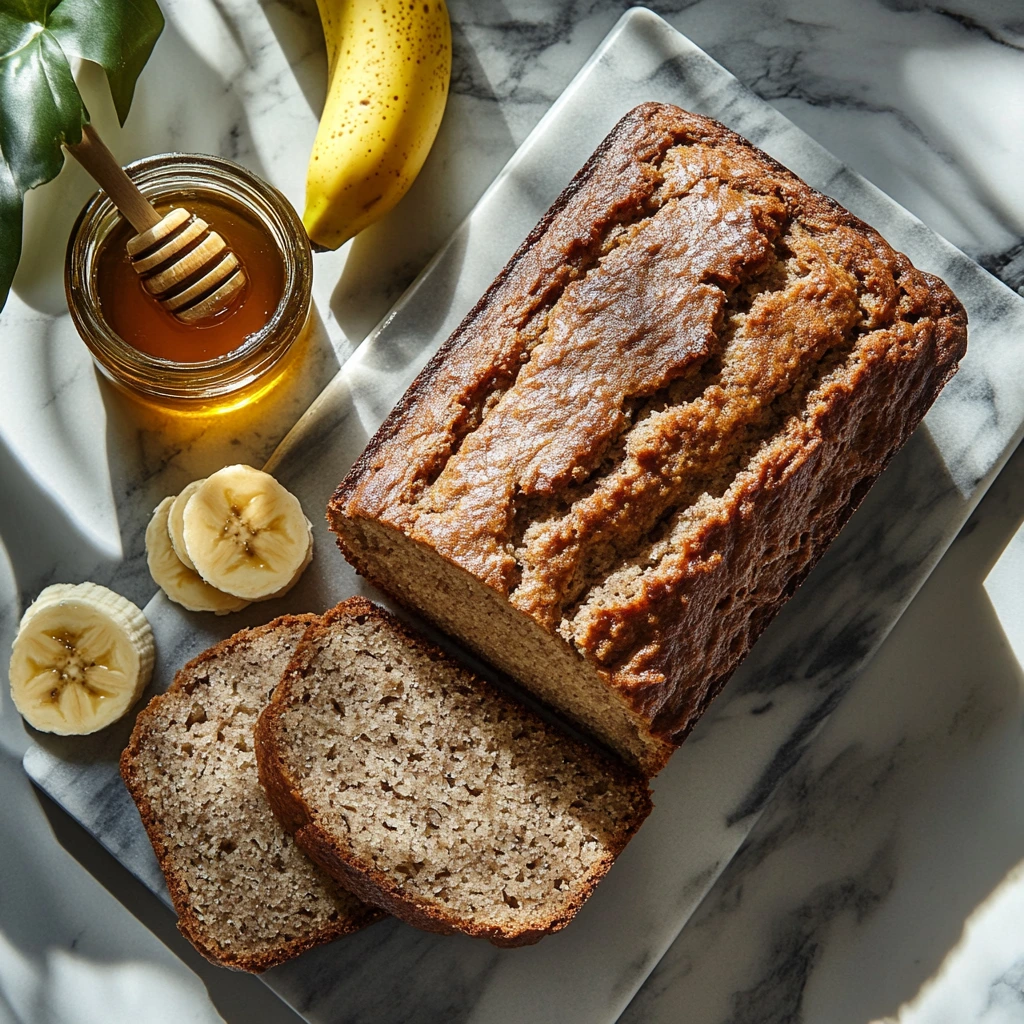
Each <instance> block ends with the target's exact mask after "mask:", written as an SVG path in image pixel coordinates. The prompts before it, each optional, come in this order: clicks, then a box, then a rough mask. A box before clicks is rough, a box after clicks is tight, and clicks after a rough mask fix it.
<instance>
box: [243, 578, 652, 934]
mask: <svg viewBox="0 0 1024 1024" xmlns="http://www.w3.org/2000/svg"><path fill="white" fill-rule="evenodd" d="M256 756H257V760H258V762H259V770H260V780H261V781H262V783H263V785H264V787H265V789H266V791H267V796H268V799H269V801H270V804H271V806H272V807H273V808H274V810H275V811H276V812H277V814H278V816H279V817H280V818H281V820H282V821H283V822H284V823H285V825H286V827H287V828H288V829H289V830H290V831H292V832H294V834H295V838H296V840H297V841H298V843H299V844H300V845H301V846H302V847H303V848H304V849H305V850H306V852H307V853H308V854H309V855H310V857H312V858H313V859H314V860H315V861H316V862H317V863H318V864H320V865H321V866H322V867H323V868H324V870H326V871H328V872H330V873H331V874H332V875H333V876H334V877H335V878H336V879H338V881H340V882H342V883H344V884H345V885H346V886H348V888H350V889H351V890H352V891H353V892H355V893H357V894H358V895H359V896H361V897H362V898H363V899H365V900H367V901H368V902H372V903H375V904H377V905H378V906H380V907H382V908H384V909H385V910H388V911H390V912H391V913H393V914H395V916H397V917H401V918H403V919H404V920H406V921H408V922H409V923H410V924H414V925H417V926H418V927H420V928H425V929H427V930H428V931H437V932H445V933H447V932H456V931H458V932H464V933H466V934H469V935H477V936H481V937H484V938H487V939H490V941H491V942H493V943H495V944H496V945H499V946H519V945H525V944H527V943H531V942H536V941H537V940H538V939H540V938H541V937H542V936H544V935H546V934H548V933H549V932H553V931H557V930H558V929H560V928H563V927H564V926H565V925H566V924H568V923H569V921H570V920H572V918H573V916H574V915H575V914H576V912H577V911H578V910H579V908H580V907H581V906H582V904H583V903H584V901H585V900H586V899H587V897H588V896H589V895H590V893H591V892H592V891H593V889H594V886H595V885H596V884H597V882H598V881H599V880H600V879H601V878H602V877H603V876H604V875H605V873H606V872H607V871H608V869H609V868H610V867H611V865H612V862H613V861H614V860H615V858H616V857H617V856H618V854H619V853H620V852H621V850H622V849H623V847H624V846H625V845H626V843H627V842H628V841H629V839H630V837H631V836H632V835H633V833H634V832H635V831H636V830H637V829H638V828H639V827H640V824H641V823H642V822H643V820H644V818H645V817H646V816H647V814H648V812H649V811H650V809H651V803H650V796H649V793H648V789H647V785H646V783H645V782H644V781H643V780H642V779H641V778H640V777H639V776H637V775H635V774H633V773H632V772H630V771H629V770H628V769H626V767H625V766H624V765H622V764H621V763H620V762H618V761H617V760H615V759H612V758H609V757H608V756H606V755H605V754H603V753H600V752H598V751H597V750H596V749H593V748H591V747H589V746H587V745H585V744H584V743H582V742H580V741H578V740H576V739H573V738H572V737H570V736H569V735H567V734H566V733H564V732H563V731H562V730H561V729H558V728H557V727H555V726H552V725H549V724H548V723H546V722H545V721H544V720H543V719H542V718H540V717H539V716H538V715H537V714H535V713H534V712H533V711H531V710H529V709H527V708H525V707H523V706H522V705H520V704H518V703H516V702H515V701H513V700H511V699H510V698H509V697H507V696H505V695H504V694H503V693H501V692H500V691H498V690H497V689H496V688H494V687H493V686H492V684H490V683H488V682H486V681H484V680H482V679H480V678H478V677H477V676H475V675H473V673H471V672H469V671H468V670H466V669H465V668H462V667H461V666H459V665H457V664H456V663H455V662H453V661H452V660H451V659H449V658H448V657H446V656H445V655H444V654H443V653H442V652H441V651H440V650H438V649H437V648H435V647H434V646H433V645H431V644H428V643H427V642H426V641H424V640H423V639H421V638H418V637H415V636H413V635H412V634H411V633H409V632H408V631H407V630H406V629H405V628H404V627H403V626H401V625H400V624H399V623H398V622H397V621H396V620H395V619H394V618H392V617H391V616H390V615H388V614H387V613H386V612H384V611H383V610H382V609H379V608H377V607H376V606H374V605H372V604H370V602H368V601H365V600H363V599H362V598H353V599H351V600H349V601H345V602H343V603H342V604H340V605H338V606H337V608H335V609H333V610H332V611H330V612H328V613H327V615H325V616H324V617H323V619H322V620H321V621H320V622H319V623H318V624H316V625H314V626H312V627H311V628H310V630H309V632H308V633H306V635H305V637H304V638H303V640H302V643H301V644H300V645H299V647H298V650H297V651H296V653H295V657H294V658H293V659H292V662H291V664H290V665H289V668H288V671H287V673H286V674H285V677H284V679H283V680H282V682H281V685H280V686H279V687H278V688H277V690H276V691H275V692H274V696H273V699H272V700H271V702H270V704H269V705H268V706H267V708H266V710H265V711H264V712H263V713H262V714H261V715H260V720H259V724H258V725H257V728H256Z"/></svg>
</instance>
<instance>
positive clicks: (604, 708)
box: [328, 502, 675, 776]
mask: <svg viewBox="0 0 1024 1024" xmlns="http://www.w3.org/2000/svg"><path fill="white" fill-rule="evenodd" d="M328 519H329V521H330V524H331V529H332V530H333V531H334V532H335V533H336V534H337V536H338V541H339V545H340V546H341V548H342V551H343V552H344V553H345V556H346V558H348V559H349V561H350V562H352V564H353V565H354V566H355V567H356V569H357V570H358V571H359V573H360V574H361V575H363V576H365V577H366V578H367V579H369V580H370V581H371V582H372V583H374V584H375V585H376V586H377V587H379V588H380V589H381V590H383V591H384V592H386V593H388V594H390V595H392V596H393V597H394V598H395V599H396V600H397V601H399V602H400V603H402V604H404V605H406V606H408V607H410V608H416V609H417V610H418V611H420V612H421V613H422V614H423V615H424V616H426V617H427V618H428V619H430V620H431V621H432V622H433V623H434V624H435V625H436V626H437V627H438V628H439V629H441V630H443V631H444V632H446V633H450V634H452V635H453V636H457V637H459V639H460V640H462V641H463V642H464V643H465V644H466V645H467V646H469V647H471V648H472V649H473V650H474V651H475V652H476V653H477V654H479V655H480V656H481V657H482V658H484V659H485V660H486V661H488V662H490V663H491V664H493V665H495V666H496V667H497V668H499V669H501V670H502V671H503V672H505V673H506V674H507V675H509V676H511V677H512V678H513V679H515V680H517V681H518V682H520V683H521V684H522V685H524V686H525V687H527V688H528V689H529V690H530V691H531V692H532V693H534V694H535V695H536V696H537V697H538V698H540V699H541V700H542V701H544V702H545V703H546V704H547V705H549V706H550V707H551V708H553V709H555V710H556V711H558V712H560V713H561V714H563V715H565V716H566V717H567V718H569V719H570V720H571V721H573V722H575V723H576V724H577V725H579V726H580V727H582V728H583V729H584V730H585V731H586V732H588V733H590V734H591V735H593V736H594V737H596V738H597V739H598V740H600V741H601V742H603V743H605V744H606V745H607V746H609V747H610V748H611V749H613V750H615V751H617V752H618V753H619V754H620V755H621V756H622V757H624V758H625V759H626V760H627V761H628V762H629V763H630V764H632V765H633V766H634V767H636V768H638V769H639V770H641V771H642V772H643V773H644V774H645V775H648V776H651V775H655V774H657V772H659V771H660V770H661V769H662V768H663V767H664V766H665V764H666V763H667V761H668V758H669V756H670V755H671V753H672V751H673V750H674V749H675V744H673V743H672V742H670V741H669V740H666V739H664V738H662V737H659V736H655V735H653V734H652V733H651V732H650V731H649V729H648V728H647V724H646V722H645V721H644V719H643V718H642V717H641V716H640V715H638V714H637V713H636V712H635V711H634V710H633V709H632V708H631V707H630V706H629V705H628V704H627V702H626V701H625V700H624V699H623V696H622V694H621V693H620V692H619V691H617V690H616V689H615V688H614V687H612V686H609V684H608V673H607V672H605V671H604V670H602V669H601V668H600V667H599V666H597V665H595V664H593V663H592V662H590V661H588V660H587V659H586V658H585V657H584V656H583V655H582V654H580V653H579V652H578V651H576V650H575V649H573V648H572V647H571V646H569V645H568V644H566V643H565V642H564V640H563V639H562V638H561V637H559V636H558V635H556V634H552V633H550V632H548V631H546V630H544V629H543V628H541V627H540V626H539V625H538V624H537V623H536V622H535V621H534V620H533V619H532V618H530V617H529V616H528V615H526V614H524V613H523V612H520V611H519V610H518V609H515V608H512V607H510V606H509V604H508V602H507V601H506V600H505V599H504V598H503V597H502V595H500V594H499V593H497V592H496V591H495V590H493V589H492V588H491V587H489V586H487V585H486V584H485V583H483V582H482V581H481V580H479V579H477V578H476V577H475V576H474V575H472V574H471V573H469V572H467V571H466V570H465V569H463V568H462V567H461V566H458V565H455V564H453V563H452V562H450V561H448V560H447V559H444V558H442V557H441V556H440V555H439V554H438V553H437V552H436V551H434V550H433V549H431V548H429V547H428V546H426V545H424V544H421V543H419V542H417V541H415V540H412V539H411V538H409V537H407V536H406V535H405V534H404V533H403V532H402V531H401V530H399V529H396V528H394V527H391V526H389V525H387V524H385V523H381V522H377V521H373V520H368V519H364V518H361V517H356V516H353V517H351V518H350V517H348V516H345V515H344V514H342V513H341V512H340V510H339V508H338V506H337V505H335V504H334V503H333V502H332V504H331V506H330V508H329V509H328Z"/></svg>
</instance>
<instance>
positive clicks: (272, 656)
mask: <svg viewBox="0 0 1024 1024" xmlns="http://www.w3.org/2000/svg"><path fill="white" fill-rule="evenodd" d="M316 618H317V617H316V616H313V615H306V616H285V617H283V618H281V619H277V620H274V621H273V622H271V623H269V624H268V625H266V626H263V627H260V628H258V629H250V630H243V631H242V632H240V633H238V634H236V635H235V636H234V637H232V638H230V639H229V640H225V641H224V642H223V643H221V644H218V645H217V646H215V647H213V648H211V649H210V650H209V651H207V652H205V653H204V654H202V655H200V656H199V657H198V658H196V659H195V660H193V661H192V662H190V663H189V664H188V665H186V666H185V667H184V668H183V669H181V671H180V672H178V674H177V675H176V676H175V679H174V682H173V683H172V685H171V688H170V689H169V690H168V691H167V692H166V693H165V694H161V695H159V696H157V697H154V698H153V700H152V701H151V702H150V704H149V705H148V707H147V708H145V709H144V710H143V711H142V712H141V713H140V715H139V717H138V720H137V722H136V725H135V729H134V731H133V733H132V737H131V740H130V742H129V744H128V747H127V748H126V749H125V751H124V754H123V755H122V758H121V774H122V776H123V777H124V780H125V783H126V784H127V786H128V789H129V791H130V792H131V794H132V797H133V798H134V800H135V802H136V804H137V805H138V808H139V812H140V814H141V816H142V820H143V824H144V825H145V826H146V831H147V833H148V834H149V837H150V840H151V842H152V843H153V847H154V850H155V852H156V855H157V859H158V860H159V861H160V866H161V868H162V869H163V872H164V876H165V878H166V880H167V886H168V890H169V891H170V894H171V899H172V901H173V903H174V907H175V910H176V911H177V913H178V917H179V928H180V929H181V931H182V933H183V934H184V935H185V936H186V938H188V939H189V940H190V941H191V942H192V943H193V945H195V947H196V948H197V949H198V950H199V952H201V953H202V954H203V955H204V956H205V957H207V958H208V959H209V960H211V961H213V962H214V963H216V964H219V965H220V966H225V967H231V968H235V969H237V970H243V971H250V972H254V973H258V972H261V971H264V970H266V969H267V968H269V967H272V966H274V965H275V964H278V963H281V962H283V961H285V960H288V959H291V958H292V957H294V956H296V955H298V954H299V953H301V952H303V951H304V950H306V949H309V948H311V947H313V946H316V945H320V944H321V943H324V942H328V941H330V940H332V939H335V938H338V937H339V936H341V935H345V934H347V933H349V932H352V931H355V930H356V929H358V928H360V927H362V926H363V925H364V924H368V923H369V922H370V921H372V920H375V919H376V918H377V917H379V916H380V915H379V912H378V911H376V910H374V909H373V908H371V907H369V906H367V905H366V904H364V903H361V902H360V901H359V900H357V899H356V898H355V897H354V896H352V895H351V894H350V893H349V892H347V891H346V890H344V889H342V888H340V887H339V886H337V885H336V884H335V883H334V882H333V881H332V880H331V879H330V878H328V877H327V876H326V875H325V874H324V873H323V872H321V871H320V870H319V869H318V868H317V867H316V866H315V865H314V864H313V863H312V862H311V861H310V860H309V859H308V858H307V857H306V855H305V854H304V853H303V852H302V851H301V850H300V849H299V848H298V847H297V846H296V844H295V842H294V840H293V839H292V837H291V836H290V835H288V833H287V832H286V831H285V830H284V829H283V828H282V827H281V826H280V825H279V824H278V822H277V821H276V819H275V818H274V816H273V814H272V812H271V809H270V807H269V805H268V804H267V802H266V798H265V797H264V795H263V792H262V790H261V789H260V786H259V781H258V775H257V770H256V761H255V752H254V738H253V729H254V726H255V723H256V719H257V716H258V714H259V712H260V710H262V708H263V707H264V705H265V704H266V702H267V700H268V698H269V694H270V692H271V690H272V689H273V687H274V686H275V685H276V684H277V681H278V680H279V679H280V677H281V674H282V673H283V671H284V669H285V667H286V665H287V663H288V660H289V658H290V657H291V655H292V652H293V651H294V649H295V647H296V645H297V644H298V642H299V640H300V639H301V637H302V635H303V633H305V631H306V629H307V628H308V626H309V625H310V624H311V622H313V621H315V620H316Z"/></svg>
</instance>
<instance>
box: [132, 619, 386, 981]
mask: <svg viewBox="0 0 1024 1024" xmlns="http://www.w3.org/2000/svg"><path fill="white" fill-rule="evenodd" d="M318 620H319V616H318V615H315V614H304V615H282V616H280V617H279V618H276V619H274V620H273V621H271V622H268V623H267V624H266V625H264V626H258V627H255V628H252V629H243V630H241V631H240V632H238V633H235V634H234V635H233V636H231V637H228V638H227V639H226V640H223V641H221V642H220V643H218V644H215V645H214V646H213V647H210V648H209V649H208V650H205V651H203V652H202V653H201V654H199V655H198V656H197V657H195V658H193V659H192V660H191V661H190V662H188V663H187V664H186V665H184V666H183V667H182V668H181V669H180V670H179V671H178V672H177V673H176V674H175V676H174V680H173V681H172V683H171V685H170V687H168V689H167V690H166V691H165V692H164V693H161V694H157V695H156V696H155V697H153V698H152V700H151V701H150V702H149V704H148V705H147V706H146V707H145V708H143V710H142V711H141V712H139V715H138V718H137V719H136V722H135V728H134V729H133V730H132V734H131V738H130V740H129V742H128V745H127V747H125V749H124V751H123V752H122V754H121V759H120V770H121V777H122V778H123V779H124V782H125V785H126V786H127V788H128V792H129V793H130V794H131V796H132V799H133V800H134V801H135V804H136V806H137V807H138V810H139V815H140V817H141V818H142V823H143V825H144V826H145V828H146V833H147V834H148V836H149V840H150V842H151V843H152V844H153V850H154V852H155V853H156V857H157V861H158V862H159V864H160V869H161V870H162V871H163V873H164V878H165V879H166V881H167V889H168V892H169V893H170V896H171V902H172V904H173V905H174V909H175V911H176V913H177V915H178V929H179V930H180V931H181V933H182V935H184V936H185V938H187V939H188V940H189V942H191V943H192V945H193V946H195V948H196V949H197V950H198V951H199V952H200V953H202V955H203V956H204V957H206V958H207V959H208V960H210V961H211V962H212V963H214V964H217V965H218V966H220V967H228V968H231V969H233V970H238V971H247V972H250V973H253V974H259V973H262V972H263V971H265V970H268V969H269V968H271V967H274V966H276V965H277V964H280V963H283V962H284V961H286V960H290V959H292V958H293V957H296V956H298V955H299V954H300V953H303V952H305V951H306V950H307V949H312V948H314V947H316V946H319V945H322V944H323V943H325V942H332V941H333V940H334V939H337V938H340V937H341V936H343V935H348V934H350V933H352V932H354V931H357V930H358V929H360V928H362V927H364V926H365V925H367V924H370V923H371V922H373V921H376V920H379V919H380V918H381V917H382V916H383V915H382V914H381V913H380V912H379V911H378V910H377V909H376V908H374V907H372V906H370V905H365V906H362V907H360V908H359V909H358V910H357V911H355V912H352V910H351V908H350V909H349V912H348V913H347V914H342V915H340V916H339V917H338V919H337V921H335V922H334V923H333V924H330V925H328V926H326V927H323V928H321V929H320V930H319V931H317V932H315V933H311V934H309V935H306V936H305V937H302V938H292V939H280V940H279V941H278V944H277V946H276V948H274V949H268V950H267V951H266V952H265V953H262V954H260V955H257V956H250V955H246V954H235V953H232V952H229V951H227V950H225V949H224V948H222V947H221V946H220V945H219V944H218V943H217V941H216V939H215V938H214V937H213V936H211V935H210V933H209V930H208V928H207V927H206V926H205V925H204V923H203V922H202V920H201V919H200V917H199V915H198V913H197V911H196V908H195V906H194V904H193V900H192V898H191V895H190V892H189V888H188V885H187V883H186V881H185V879H184V877H183V876H182V874H181V872H180V871H179V870H178V867H177V865H176V864H175V860H174V857H173V854H172V852H171V851H172V846H173V840H172V839H171V838H170V837H169V835H168V833H167V830H166V828H165V824H164V820H163V816H162V815H161V813H160V811H159V810H158V808H157V807H155V806H154V804H153V801H152V800H151V793H150V791H149V788H148V787H147V786H146V783H145V780H144V779H143V778H142V777H141V774H140V771H139V765H140V761H141V759H142V758H143V757H144V756H145V747H146V744H147V742H148V741H149V738H150V736H151V731H152V730H153V729H154V728H159V725H158V716H159V715H160V712H161V711H162V710H163V709H165V708H167V707H168V706H171V705H173V703H174V702H176V701H177V700H178V698H179V697H180V694H181V691H182V689H183V688H184V687H185V686H186V685H187V684H189V683H190V681H191V680H192V679H193V678H195V676H196V675H197V674H198V673H201V672H202V670H203V667H204V666H206V665H209V664H212V663H214V662H216V661H217V660H218V659H220V658H221V657H222V656H223V655H225V654H227V653H229V652H230V651H233V650H235V649H237V648H238V647H239V646H241V645H251V644H253V643H255V642H256V641H258V640H259V639H260V638H262V637H265V636H267V635H269V634H272V633H274V632H276V631H277V630H279V629H280V628H282V627H291V626H294V627H299V626H305V627H306V628H308V627H309V626H311V625H312V624H313V623H315V622H317V621H318ZM270 877H271V876H269V875H268V879H269V878H270ZM327 881H328V880H326V879H325V882H327ZM268 884H269V882H268ZM343 902H345V903H346V904H347V903H348V902H349V900H348V893H347V891H346V892H345V893H344V895H343Z"/></svg>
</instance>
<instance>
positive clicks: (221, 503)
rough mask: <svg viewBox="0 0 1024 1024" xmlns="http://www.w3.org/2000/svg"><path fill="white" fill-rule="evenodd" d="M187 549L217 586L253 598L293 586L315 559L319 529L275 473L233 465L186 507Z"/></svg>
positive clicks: (260, 598)
mask: <svg viewBox="0 0 1024 1024" xmlns="http://www.w3.org/2000/svg"><path fill="white" fill-rule="evenodd" d="M184 535H185V547H187V548H188V553H189V556H190V557H191V559H192V561H193V562H194V563H195V567H196V571H197V572H198V573H199V575H200V576H202V577H203V579H204V580H206V582H207V583H209V584H210V585H211V586H214V587H216V588H217V589H218V590H223V591H224V592H225V593H227V594H235V595H237V596H238V597H244V598H246V599H248V600H250V601H263V600H266V599H267V598H271V597H279V596H280V595H281V594H284V593H286V592H287V591H288V590H290V589H291V588H292V587H293V586H294V585H295V583H296V582H297V581H298V579H299V577H300V576H301V575H302V572H303V570H304V569H305V568H306V566H307V565H309V562H310V560H311V559H312V557H313V527H312V525H311V524H310V522H309V520H308V519H306V517H305V516H304V515H303V513H302V506H301V505H300V504H299V499H298V498H296V497H295V495H294V494H292V493H290V492H289V491H287V490H285V488H284V487H282V486H281V485H280V484H279V483H278V482H277V481H276V480H275V479H274V478H273V477H272V476H270V474H269V473H262V472H260V470H258V469H253V468H252V467H251V466H227V467H226V468H224V469H222V470H219V471H218V472H216V473H214V474H213V476H210V477H207V479H206V480H205V481H204V482H203V484H202V486H201V487H200V488H199V489H198V490H197V491H196V492H195V494H193V495H192V497H191V498H190V499H189V501H188V504H187V505H186V506H185V529H184Z"/></svg>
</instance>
